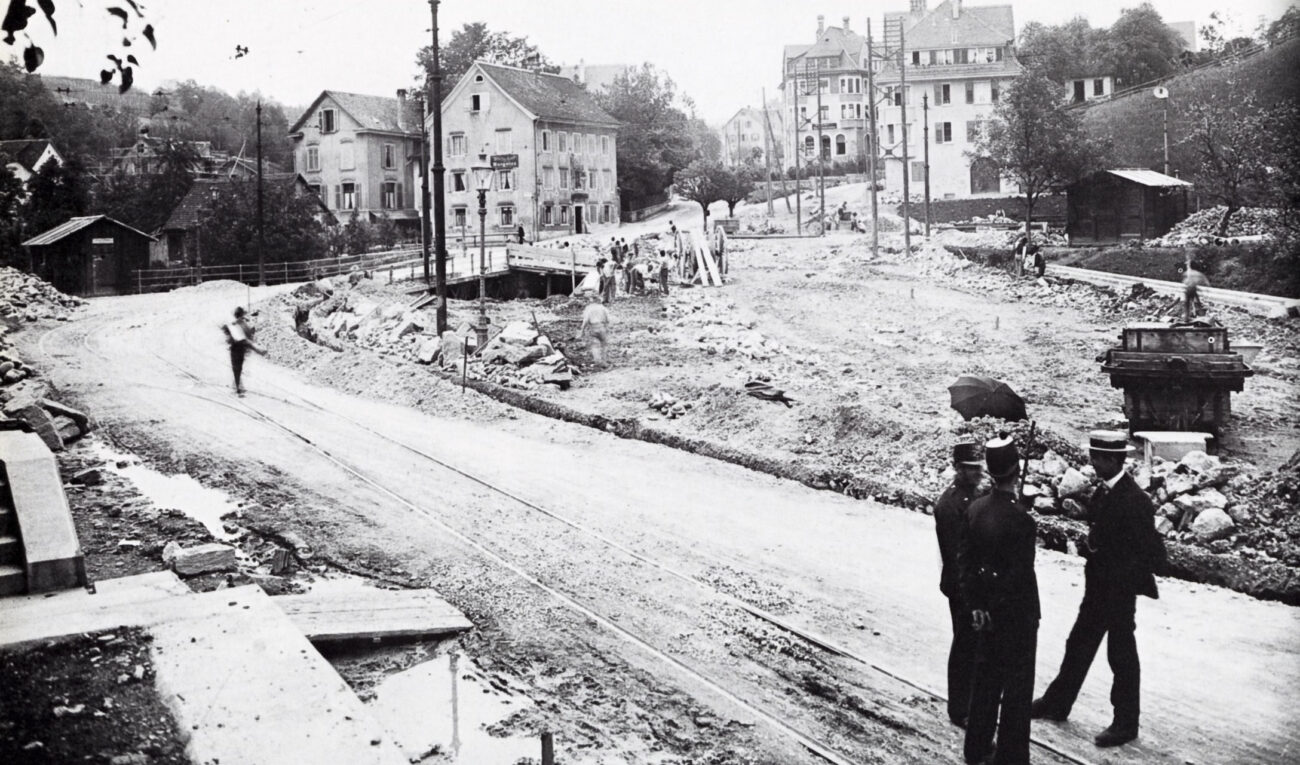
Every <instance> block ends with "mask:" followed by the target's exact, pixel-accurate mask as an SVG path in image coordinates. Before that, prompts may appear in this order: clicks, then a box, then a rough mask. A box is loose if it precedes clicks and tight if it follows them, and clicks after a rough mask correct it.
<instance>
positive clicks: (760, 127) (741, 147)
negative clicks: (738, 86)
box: [721, 104, 784, 169]
mask: <svg viewBox="0 0 1300 765" xmlns="http://www.w3.org/2000/svg"><path fill="white" fill-rule="evenodd" d="M769 121H770V122H771V125H772V134H771V136H768V135H767V130H768V127H767V125H768V122H769ZM783 133H784V131H783V130H782V120H781V107H780V105H779V104H778V105H776V106H775V107H772V106H769V107H768V110H767V117H766V119H764V115H763V110H762V109H755V108H754V107H752V106H746V107H745V108H743V109H741V110H739V111H737V112H736V113H735V114H734V115H733V116H732V117H731V119H729V120H727V121H726V123H725V124H723V126H722V132H721V136H722V160H723V162H725V163H726V164H727V165H729V166H732V167H735V166H736V165H743V164H745V163H746V162H749V161H751V160H753V161H756V162H758V163H759V164H760V165H761V164H762V163H763V160H764V152H767V151H773V149H772V148H771V147H772V145H773V144H774V143H778V145H776V147H775V148H776V150H775V151H773V158H776V157H777V156H780V155H781V154H782V153H783V152H781V151H780V146H779V142H780V140H781V138H780V137H781V136H782V135H783ZM772 138H775V139H776V141H775V142H774V141H772ZM774 166H775V167H776V168H778V169H779V168H780V165H779V164H776V165H774Z"/></svg>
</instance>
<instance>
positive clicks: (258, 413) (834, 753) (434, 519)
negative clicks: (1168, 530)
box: [39, 325, 1092, 765]
mask: <svg viewBox="0 0 1300 765" xmlns="http://www.w3.org/2000/svg"><path fill="white" fill-rule="evenodd" d="M64 326H65V327H67V326H68V325H64ZM60 329H62V328H60ZM53 332H54V331H53V330H52V331H51V332H50V333H47V337H48V335H49V334H53ZM45 339H46V338H45V337H42V339H41V341H40V343H39V346H40V348H41V350H42V352H45V353H47V355H49V352H48V350H47V349H46V348H45ZM187 340H188V338H187ZM190 346H191V348H192V349H194V350H195V352H196V353H198V354H200V355H207V356H209V357H215V356H216V354H210V353H206V352H204V351H202V350H199V349H198V347H197V346H196V345H194V344H193V343H190ZM81 347H82V349H83V350H84V351H85V352H87V353H89V354H92V355H95V356H98V357H100V358H107V356H106V354H104V353H102V352H101V351H99V350H98V349H96V348H94V347H92V345H91V336H90V334H88V333H87V334H83V336H82V339H81ZM148 352H149V354H150V355H152V356H153V357H154V358H156V359H158V360H159V361H160V362H162V363H164V364H166V365H167V366H169V367H171V368H173V369H175V370H176V371H177V372H178V373H180V374H182V375H184V376H185V377H187V378H189V379H190V380H192V381H194V382H195V383H196V385H199V386H203V387H209V386H210V387H213V388H225V386H224V385H222V384H219V383H212V382H210V381H208V380H204V379H203V378H202V377H200V376H199V375H197V374H195V373H194V372H191V371H190V370H188V369H186V368H185V367H183V366H182V365H181V364H179V363H177V362H175V361H172V360H170V359H168V358H165V357H164V356H162V355H161V354H160V353H158V352H157V351H156V350H153V349H150V350H149V351H148ZM218 361H219V362H220V363H222V364H224V363H225V361H224V358H222V359H219V360H218ZM270 385H271V386H272V387H274V388H278V389H279V390H280V391H281V392H282V393H283V394H284V395H285V396H287V397H291V398H292V399H294V400H290V398H281V397H270V398H273V399H275V400H277V401H279V402H281V403H283V404H286V405H289V406H296V407H299V408H303V409H308V410H310V411H312V412H316V413H322V414H327V415H329V416H331V417H334V418H337V419H339V420H342V421H344V422H347V423H348V424H350V425H351V426H353V427H356V428H358V429H360V430H363V431H365V432H367V433H369V434H370V435H372V436H374V437H375V438H378V439H381V440H383V441H386V442H388V443H390V444H392V445H394V446H396V447H398V448H400V449H402V450H405V451H407V452H409V453H411V454H413V455H416V456H417V457H419V458H420V459H423V460H425V461H428V462H430V463H432V464H435V465H437V466H439V467H441V468H443V469H445V470H447V471H450V472H452V473H455V474H457V475H459V476H461V477H462V478H464V479H466V480H469V481H471V482H474V483H476V484H478V485H480V486H482V487H484V488H485V489H488V490H489V491H491V492H493V493H495V494H498V495H500V496H502V497H505V498H507V499H508V500H510V501H511V502H513V503H517V504H518V505H521V506H523V507H525V508H527V509H528V510H529V511H531V512H535V513H539V514H542V515H544V516H546V517H548V518H550V519H552V520H555V521H557V522H559V523H561V524H563V525H564V526H566V527H568V528H570V529H573V530H574V531H576V532H578V533H580V534H582V535H584V536H587V537H589V538H591V539H593V540H596V541H597V542H598V543H599V544H601V545H603V546H605V547H608V548H610V549H612V550H616V551H618V552H619V553H621V554H623V555H626V556H628V557H630V558H632V559H634V560H636V561H638V562H640V563H642V564H644V565H647V566H650V567H652V568H654V569H655V570H657V571H659V572H661V573H663V574H665V575H667V576H670V577H672V578H674V579H675V580H678V581H681V582H684V583H686V584H689V585H690V586H692V587H694V588H698V589H699V590H702V591H704V592H705V593H707V594H708V595H710V596H711V597H715V598H717V599H719V600H722V601H723V602H726V603H728V604H730V605H733V606H735V607H737V608H739V609H741V610H743V611H745V612H747V613H749V614H750V615H751V616H753V617H755V618H757V619H759V620H761V621H763V622H765V623H767V624H769V625H771V626H773V627H776V628H777V629H779V630H781V631H783V632H785V633H787V634H789V635H791V636H792V637H795V638H797V639H799V640H801V641H803V642H805V643H808V644H809V645H812V646H815V647H817V648H819V649H821V650H823V651H825V652H827V653H830V654H832V655H835V656H839V657H842V658H843V659H846V660H848V661H851V662H853V663H856V664H859V665H861V666H863V667H865V668H867V669H869V670H871V671H873V672H875V673H879V674H881V675H883V676H885V677H888V678H890V679H891V680H893V681H895V682H898V683H901V684H903V685H906V686H908V687H910V688H913V689H915V690H917V691H919V692H921V693H923V694H925V695H927V696H929V697H931V698H932V699H934V700H937V701H941V702H943V701H946V697H945V696H944V695H943V694H941V693H939V692H937V691H935V690H934V689H932V688H929V687H927V686H926V685H925V684H923V683H921V682H918V681H915V680H912V679H910V678H908V677H907V676H905V675H904V674H903V673H900V672H897V671H895V670H892V669H890V668H888V667H886V666H883V665H882V664H880V663H879V662H878V661H873V660H872V659H870V658H868V657H865V656H862V655H860V654H859V653H857V652H855V651H853V650H852V649H850V648H847V647H845V646H842V645H839V644H837V643H836V642H835V641H834V640H832V639H830V638H828V637H826V636H823V635H819V634H817V633H816V632H813V631H810V630H807V629H805V628H802V627H799V626H796V625H793V624H791V623H789V621H788V620H785V619H782V618H781V617H780V616H778V615H776V614H773V613H771V612H769V611H767V610H765V609H762V608H759V607H757V606H754V605H753V604H750V603H748V602H746V601H744V600H742V599H740V598H738V597H736V596H735V595H732V594H730V593H727V592H724V591H722V590H720V589H719V588H717V587H715V586H713V585H711V584H708V583H706V582H703V581H701V580H699V579H697V578H695V577H693V576H691V575H689V574H687V573H685V572H682V571H680V570H678V569H676V568H674V567H672V566H670V565H668V564H665V563H663V562H661V561H658V560H655V559H653V558H651V557H649V556H646V555H644V554H642V553H639V552H637V551H635V550H632V549H630V548H628V547H627V546H625V545H623V544H621V543H619V542H617V541H616V540H613V539H611V538H609V537H608V536H606V535H605V534H602V533H601V532H599V531H596V530H594V529H591V528H589V527H587V526H585V525H583V524H581V523H579V522H577V521H575V520H573V519H571V518H568V517H566V516H565V515H563V514H562V513H559V512H557V511H555V510H553V509H550V508H546V507H543V506H542V505H539V504H537V503H535V502H533V501H530V500H528V499H526V498H524V497H520V496H518V495H517V494H515V493H514V492H512V491H511V490H509V489H508V488H505V487H502V486H499V485H497V484H495V483H493V482H492V481H491V480H489V479H486V478H484V477H482V476H480V475H477V474H475V473H473V472H472V471H470V470H467V469H465V468H463V467H460V466H457V465H454V464H451V463H450V462H448V461H446V460H445V459H442V458H440V457H437V456H435V455H432V454H429V453H427V452H425V451H423V450H421V449H419V448H418V447H415V446H412V445H410V444H408V443H406V442H404V441H402V440H401V439H398V438H394V437H393V436H390V435H387V434H385V433H382V432H379V431H377V430H375V429H373V428H371V427H369V426H368V425H366V424H365V423H363V422H360V421H358V420H356V419H354V418H351V417H349V416H347V415H346V414H342V413H340V412H337V411H333V410H330V409H328V408H327V407H324V406H321V405H320V404H317V403H316V402H314V401H311V400H310V399H308V398H306V397H304V396H302V395H300V394H297V393H294V392H292V391H288V390H286V389H285V388H283V387H282V386H279V385H275V384H274V383H270ZM147 387H155V388H158V389H160V390H168V391H170V392H173V393H181V394H183V395H189V396H192V397H195V398H198V399H201V400H204V401H206V402H209V403H212V404H214V405H217V406H222V407H225V408H227V409H230V410H231V411H234V412H237V413H239V414H242V415H244V416H246V417H248V418H250V419H252V420H254V421H258V422H262V423H264V424H266V425H267V426H269V427H272V428H274V429H276V430H279V431H281V432H283V433H284V434H286V435H287V436H288V437H290V438H292V439H295V440H297V441H299V442H301V443H303V444H305V445H306V446H307V447H308V448H310V449H312V450H313V451H315V452H317V453H318V454H320V455H321V456H322V457H324V458H325V459H327V460H329V461H330V462H332V463H334V464H335V465H337V466H339V467H340V468H341V469H343V470H344V471H345V472H347V473H348V474H349V475H351V476H353V477H354V478H356V479H357V480H359V481H361V482H363V483H365V484H366V485H368V486H370V487H371V488H373V489H375V490H376V491H378V492H380V493H382V494H384V495H385V496H388V497H390V498H391V499H393V500H394V501H396V502H398V503H399V504H401V505H402V506H404V507H406V508H407V509H408V510H411V511H412V512H415V513H417V514H419V515H421V516H422V517H424V518H425V519H427V520H428V521H429V522H430V523H433V524H434V525H436V526H437V527H438V528H440V529H441V530H443V531H444V532H446V533H447V534H449V535H450V536H452V537H454V538H455V539H456V540H457V541H459V542H460V543H461V544H463V545H465V546H466V547H468V548H470V549H473V550H475V551H476V552H478V553H479V554H481V555H484V556H485V557H487V558H488V559H489V560H491V561H493V562H494V563H496V564H498V565H500V566H502V567H504V568H506V569H507V570H509V571H511V572H512V573H513V574H515V575H516V576H518V577H520V578H521V579H523V580H524V581H526V582H527V583H528V584H530V585H531V586H533V587H535V588H537V589H538V590H540V591H542V592H544V593H545V594H547V595H548V596H550V597H552V598H554V599H556V600H557V601H559V602H560V603H563V604H564V605H565V606H566V607H568V608H570V609H572V610H574V611H575V612H577V613H579V614H581V615H582V616H584V617H586V618H588V619H590V620H592V621H594V622H596V623H597V624H599V625H601V626H602V627H604V628H606V629H607V630H609V631H610V632H611V633H613V634H615V635H617V636H618V637H620V638H621V639H623V640H625V641H627V642H629V643H631V644H633V645H635V646H637V647H638V648H640V649H641V650H642V651H644V652H646V653H648V654H649V655H651V656H653V657H655V658H656V659H658V660H660V661H662V662H664V663H666V664H669V665H671V666H672V667H674V668H676V669H677V670H678V671H680V672H683V673H685V674H686V675H688V676H690V677H691V678H693V679H694V680H695V681H696V682H699V683H701V684H702V685H704V686H706V687H707V688H709V689H710V690H712V691H713V692H715V693H717V694H719V695H720V696H722V697H723V698H725V699H727V700H728V701H730V702H731V703H733V704H735V705H737V706H738V707H739V708H741V709H743V710H745V711H747V712H749V713H750V714H752V715H753V716H755V717H757V718H760V719H762V720H764V721H765V722H767V723H768V724H769V725H771V726H772V727H773V728H774V729H776V730H777V731H780V732H781V733H782V734H783V735H785V736H786V737H788V738H789V739H791V740H793V741H795V742H797V743H798V744H799V745H800V746H802V747H804V748H805V749H806V750H807V751H809V752H810V753H812V754H813V755H815V756H817V757H819V758H820V759H822V760H824V761H826V762H829V763H834V764H835V765H852V763H855V762H856V760H855V759H854V758H853V757H851V756H849V755H846V754H844V753H843V752H840V751H838V750H837V749H836V748H835V747H834V746H833V745H831V744H827V743H825V742H824V741H821V740H819V739H818V738H817V737H816V736H814V735H812V734H809V733H806V732H805V731H802V730H800V729H798V728H797V727H795V726H794V725H792V724H791V723H789V722H787V721H786V720H784V719H782V718H780V717H777V716H776V715H775V714H773V713H772V712H769V711H767V710H765V709H763V708H761V707H759V706H757V705H755V704H754V703H752V702H751V701H748V700H746V699H745V698H744V697H743V696H741V695H739V694H737V693H736V692H733V691H731V690H729V689H727V688H726V687H724V686H723V685H721V684H720V683H719V682H718V681H716V680H713V679H712V678H710V677H709V676H707V675H706V674H704V673H703V672H701V671H699V670H697V669H695V668H693V667H691V666H690V665H688V664H687V663H685V662H684V661H682V660H681V659H678V658H676V657H674V656H672V655H670V654H668V653H666V652H665V651H663V650H661V649H659V648H657V647H655V646H654V645H652V644H651V643H650V642H649V640H648V639H646V638H644V637H642V636H640V635H638V634H636V633H635V632H633V631H631V630H629V629H628V628H626V627H624V626H622V625H620V624H618V623H617V622H616V621H614V620H613V619H612V618H611V617H610V616H609V615H607V614H603V613H600V612H599V611H597V610H595V609H593V608H592V607H591V606H589V605H587V604H584V603H582V602H580V601H579V600H577V599H576V598H575V597H573V596H571V595H568V594H566V593H564V592H561V591H560V590H558V589H556V588H555V587H553V586H551V585H548V584H546V583H545V582H543V581H541V580H540V579H539V578H537V577H536V576H535V575H533V574H531V573H529V572H528V571H526V570H525V569H524V568H523V566H522V565H521V564H518V563H516V562H515V561H512V560H510V559H509V558H507V557H506V556H504V555H502V554H500V553H498V552H495V551H493V550H492V549H490V548H488V547H487V546H486V545H485V544H483V543H482V542H480V541H479V540H476V539H474V538H473V537H471V536H469V535H468V534H465V533H463V532H461V531H459V530H458V529H456V528H454V527H453V526H451V525H450V524H448V523H446V522H445V521H443V520H441V519H440V518H439V517H438V515H437V514H436V513H435V512H434V511H432V510H430V509H428V508H425V507H423V506H421V505H419V504H418V503H416V502H413V501H411V500H409V499H407V498H406V497H404V496H402V495H401V494H399V493H397V492H395V491H393V490H391V489H389V488H388V487H386V486H384V485H383V484H382V483H381V482H379V481H376V480H375V479H373V478H371V477H370V476H368V475H366V474H365V473H364V472H363V471H362V470H360V469H359V468H357V467H356V466H354V465H352V464H351V463H349V462H348V461H347V460H345V459H343V458H342V457H341V456H339V455H337V454H335V453H333V452H331V451H330V450H329V449H326V448H325V447H324V446H322V445H320V444H317V443H315V442H313V441H312V440H311V439H310V438H309V437H308V436H307V435H305V434H304V433H302V432H300V431H298V430H296V429H295V428H293V427H291V426H290V425H287V424H285V423H283V422H281V421H280V420H278V419H277V418H275V417H273V416H271V415H268V414H266V413H265V412H264V411H262V410H260V409H258V408H257V407H255V406H253V405H252V404H250V403H249V402H248V400H246V399H237V400H234V401H231V400H229V399H226V398H224V397H216V396H211V395H207V394H206V393H203V392H201V391H177V390H175V389H173V388H165V387H163V386H156V385H148V386H147ZM1031 743H1032V744H1033V745H1034V746H1035V747H1036V748H1037V749H1038V750H1039V751H1041V752H1043V753H1044V754H1048V755H1051V756H1053V757H1055V758H1057V759H1059V760H1060V761H1062V762H1068V763H1072V764H1073V765H1092V763H1091V761H1089V760H1086V759H1083V758H1081V757H1079V756H1077V755H1074V754H1071V753H1069V752H1066V751H1064V750H1062V749H1061V748H1059V747H1057V746H1055V745H1053V744H1052V743H1050V742H1047V741H1045V740H1042V739H1041V738H1038V737H1031Z"/></svg>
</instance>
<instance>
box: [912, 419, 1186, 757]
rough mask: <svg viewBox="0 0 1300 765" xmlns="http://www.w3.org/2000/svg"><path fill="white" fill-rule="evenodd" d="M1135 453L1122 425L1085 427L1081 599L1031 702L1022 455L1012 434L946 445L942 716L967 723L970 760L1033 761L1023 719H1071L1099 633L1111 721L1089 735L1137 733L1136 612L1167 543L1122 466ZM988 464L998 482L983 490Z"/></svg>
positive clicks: (1034, 598)
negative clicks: (950, 474)
mask: <svg viewBox="0 0 1300 765" xmlns="http://www.w3.org/2000/svg"><path fill="white" fill-rule="evenodd" d="M1130 450H1131V447H1129V446H1128V440H1127V438H1126V437H1125V435H1124V434H1123V433H1116V432H1110V431H1094V432H1093V433H1092V434H1090V437H1089V456H1090V459H1091V462H1092V465H1093V467H1094V469H1095V470H1096V471H1097V476H1098V478H1100V479H1101V481H1102V484H1101V486H1099V487H1098V489H1097V490H1096V492H1095V493H1094V494H1093V496H1092V498H1091V499H1090V500H1089V503H1088V525H1089V533H1088V537H1087V540H1086V541H1085V542H1084V544H1083V545H1082V546H1081V548H1082V552H1083V553H1084V554H1085V555H1086V556H1087V559H1088V560H1087V564H1086V565H1085V567H1084V595H1083V602H1082V604H1081V605H1080V606H1079V615H1078V617H1077V619H1076V620H1075V623H1074V627H1073V629H1071V631H1070V636H1069V638H1068V639H1067V640H1066V643H1065V657H1064V659H1063V660H1062V661H1061V668H1060V671H1059V672H1058V673H1057V676H1056V679H1055V680H1053V681H1052V683H1051V685H1049V686H1048V688H1047V691H1046V692H1045V693H1044V694H1043V696H1042V697H1041V698H1038V699H1036V700H1034V699H1033V692H1034V663H1035V659H1036V654H1037V646H1038V622H1039V618H1040V616H1041V611H1040V607H1039V599H1038V581H1037V578H1036V577H1035V575H1034V552H1035V537H1036V531H1037V524H1035V522H1034V520H1033V518H1032V517H1030V515H1029V514H1028V512H1026V510H1025V508H1024V507H1023V506H1022V505H1021V504H1020V497H1019V494H1018V491H1017V479H1018V477H1019V473H1020V454H1019V452H1018V451H1017V449H1016V446H1015V443H1014V442H1013V441H1011V440H1010V439H1008V438H995V439H993V440H991V441H989V442H987V443H986V444H985V451H984V457H983V459H981V458H980V455H979V447H978V446H977V445H976V444H973V443H961V444H957V445H955V446H954V447H953V467H954V470H955V471H956V474H955V476H954V479H953V484H952V486H950V487H949V488H948V489H947V490H946V491H945V492H944V493H943V495H942V496H941V497H940V498H939V501H938V502H937V503H936V505H935V509H934V519H935V530H936V533H937V535H938V538H939V551H940V556H941V558H942V561H943V568H942V571H941V574H940V581H939V589H940V590H941V591H942V592H943V594H944V595H946V596H947V597H948V604H949V612H950V614H951V617H952V630H953V639H952V646H951V649H950V651H949V655H948V715H949V717H950V719H951V720H952V721H953V722H954V723H955V724H957V725H959V726H961V727H964V728H965V729H966V740H965V746H964V755H965V759H966V762H968V763H995V764H996V765H1023V764H1024V763H1028V762H1029V721H1030V719H1031V718H1041V719H1048V720H1055V721H1063V720H1065V719H1066V718H1067V717H1068V716H1069V714H1070V710H1071V708H1072V707H1073V705H1074V701H1075V699H1076V697H1077V696H1078V694H1079V689H1080V688H1081V687H1082V685H1083V681H1084V678H1085V677H1086V676H1087V674H1088V669H1089V667H1090V666H1091V665H1092V661H1093V659H1094V658H1095V656H1096V654H1097V649H1098V647H1099V646H1100V645H1101V640H1102V638H1103V637H1106V638H1107V657H1108V658H1109V660H1110V667H1111V670H1112V672H1113V673H1114V681H1113V683H1112V686H1111V694H1110V699H1111V704H1112V705H1113V706H1114V718H1113V722H1112V723H1111V725H1110V727H1108V728H1106V729H1105V730H1103V731H1102V732H1101V733H1099V734H1097V736H1096V738H1095V739H1094V742H1095V743H1096V744H1097V746H1102V747H1107V746H1119V745H1120V744H1124V743H1127V742H1129V741H1132V740H1133V739H1135V738H1136V737H1137V733H1138V716H1139V701H1138V699H1139V677H1140V668H1139V663H1138V653H1137V643H1136V641H1135V639H1134V629H1135V622H1134V614H1135V611H1136V603H1137V596H1138V595H1146V596H1148V597H1151V598H1154V597H1157V592H1156V583H1155V577H1154V571H1155V569H1156V568H1157V567H1158V566H1160V565H1161V564H1162V563H1163V561H1164V544H1163V542H1162V541H1161V539H1160V536H1159V533H1158V532H1157V531H1156V530H1155V525H1154V515H1155V508H1154V506H1153V505H1152V503H1151V500H1150V499H1149V498H1148V497H1147V496H1146V494H1145V493H1143V492H1142V490H1141V489H1139V488H1138V486H1137V483H1136V482H1135V481H1134V480H1133V479H1132V478H1131V477H1129V475H1128V474H1127V473H1126V472H1125V471H1124V462H1125V459H1126V457H1127V455H1128V452H1129V451H1130ZM986 466H987V469H988V474H989V476H990V478H991V479H992V481H993V490H992V491H991V492H989V493H988V494H986V495H984V496H979V494H978V492H979V486H980V483H981V480H982V474H983V472H984V468H985V467H986ZM995 733H996V738H997V744H996V747H995V746H994V734H995Z"/></svg>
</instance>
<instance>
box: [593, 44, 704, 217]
mask: <svg viewBox="0 0 1300 765" xmlns="http://www.w3.org/2000/svg"><path fill="white" fill-rule="evenodd" d="M676 98H677V96H676V85H674V83H673V81H672V78H670V77H668V76H667V75H665V74H662V73H660V72H658V71H657V70H656V69H655V68H654V67H653V66H652V65H651V64H648V63H647V64H642V66H641V68H640V69H629V70H627V71H624V72H622V73H620V74H619V75H618V76H617V77H615V78H614V81H613V82H612V83H610V85H609V87H608V88H607V89H606V90H605V92H603V93H597V94H596V100H597V101H598V102H599V103H600V106H601V108H602V109H604V110H605V111H606V112H608V113H609V114H610V116H612V117H614V118H615V119H617V120H618V121H619V122H620V123H622V124H621V126H620V127H619V130H618V141H617V142H616V144H615V146H616V151H617V155H618V186H619V188H620V189H621V190H622V196H623V199H624V200H626V201H627V202H628V204H629V206H630V207H631V208H632V209H635V208H636V207H640V206H642V204H643V203H645V202H648V201H651V200H654V199H658V198H661V197H662V196H663V193H664V190H665V189H667V188H668V187H669V186H671V185H672V183H673V176H674V174H675V173H676V172H677V171H678V170H680V169H682V168H684V167H686V166H687V165H689V164H690V163H691V161H692V160H694V159H696V158H697V157H698V153H697V151H696V148H695V139H694V135H695V132H694V129H693V127H692V125H691V124H690V121H689V118H688V117H687V116H686V113H685V112H684V111H682V110H681V109H680V108H678V107H677V106H676V104H675V102H676ZM714 139H715V140H717V138H716V136H715V137H714ZM718 145H719V146H720V145H721V141H718Z"/></svg>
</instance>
